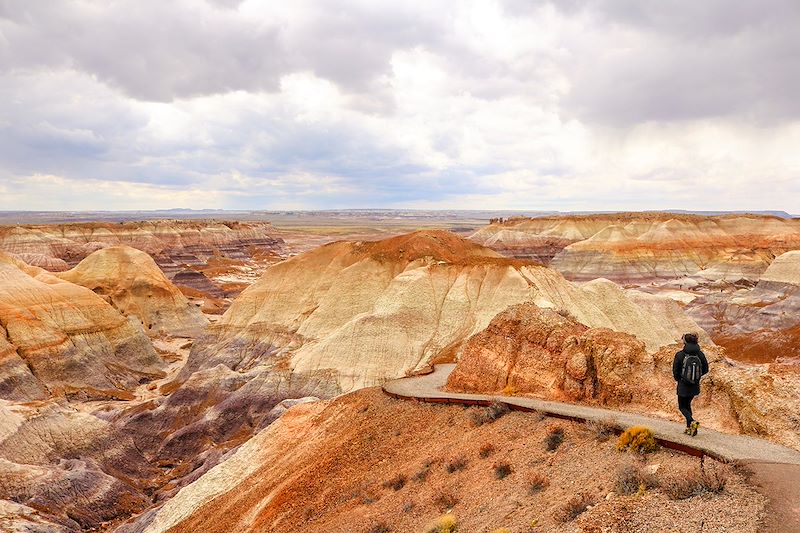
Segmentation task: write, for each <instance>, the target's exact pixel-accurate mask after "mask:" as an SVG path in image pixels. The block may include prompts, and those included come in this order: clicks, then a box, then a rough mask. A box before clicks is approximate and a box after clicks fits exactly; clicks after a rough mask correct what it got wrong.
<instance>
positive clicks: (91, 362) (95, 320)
mask: <svg viewBox="0 0 800 533" xmlns="http://www.w3.org/2000/svg"><path fill="white" fill-rule="evenodd" d="M0 366H2V368H3V369H4V370H5V371H6V372H7V373H4V374H3V375H2V379H0V394H2V397H3V398H7V399H15V400H33V399H42V398H43V397H45V393H44V391H45V390H46V391H47V392H48V393H50V394H57V395H58V394H67V395H74V394H80V395H82V396H84V397H87V398H92V397H94V398H103V397H117V398H120V397H126V395H129V393H128V392H127V391H129V390H132V389H133V388H135V387H137V386H138V385H139V383H140V381H143V380H150V379H154V378H157V377H160V376H163V372H162V368H163V366H164V363H163V361H162V360H161V359H160V358H159V357H158V356H157V355H156V353H155V351H154V350H153V347H152V345H151V344H150V341H149V339H148V338H147V335H145V333H144V331H143V330H142V328H141V326H140V325H139V323H138V322H131V321H129V320H128V319H126V318H125V317H124V316H122V315H121V314H120V313H119V312H118V311H117V310H116V309H114V308H113V307H112V306H111V305H109V304H108V303H106V301H105V300H103V298H101V297H100V296H98V295H97V294H95V293H94V292H92V291H91V290H89V289H86V288H84V287H81V286H78V285H75V284H73V283H69V282H67V281H64V280H62V279H59V278H57V277H55V276H53V275H52V274H50V273H48V272H46V271H44V270H42V269H38V268H35V267H30V266H28V265H26V264H25V263H22V262H21V261H18V260H15V259H13V258H11V257H10V256H7V255H4V254H0Z"/></svg>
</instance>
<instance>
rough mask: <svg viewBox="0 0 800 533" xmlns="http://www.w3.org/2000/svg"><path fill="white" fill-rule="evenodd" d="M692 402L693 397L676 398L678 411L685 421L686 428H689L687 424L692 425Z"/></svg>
mask: <svg viewBox="0 0 800 533" xmlns="http://www.w3.org/2000/svg"><path fill="white" fill-rule="evenodd" d="M692 400H694V396H678V409H680V411H681V414H682V415H683V417H684V418H685V419H686V427H687V428H688V427H689V424H691V423H692V420H694V418H692Z"/></svg>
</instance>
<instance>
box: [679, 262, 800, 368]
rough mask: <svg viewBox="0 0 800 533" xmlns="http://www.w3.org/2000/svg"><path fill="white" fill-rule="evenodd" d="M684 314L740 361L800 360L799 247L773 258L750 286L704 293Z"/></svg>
mask: <svg viewBox="0 0 800 533" xmlns="http://www.w3.org/2000/svg"><path fill="white" fill-rule="evenodd" d="M689 312H690V313H691V314H692V316H693V317H695V319H696V320H698V321H699V322H701V323H702V325H703V327H704V328H706V329H708V331H709V332H711V333H713V334H714V338H715V341H716V342H718V343H719V344H720V345H722V346H725V347H726V348H728V350H729V352H732V353H737V354H739V358H740V359H742V360H746V361H752V362H769V361H774V360H776V359H778V360H780V359H786V360H789V359H794V360H795V361H800V251H792V252H786V253H784V254H781V255H780V256H778V257H777V258H775V260H774V261H773V262H772V263H771V264H770V266H769V268H767V270H766V271H765V272H764V273H763V274H762V275H761V277H760V278H759V280H758V282H757V283H756V285H755V286H754V287H751V288H743V289H739V290H737V291H736V292H734V293H733V294H732V295H730V297H725V296H724V295H721V294H715V293H709V294H707V295H703V296H701V297H700V298H698V299H697V300H696V301H695V302H692V309H690V311H689Z"/></svg>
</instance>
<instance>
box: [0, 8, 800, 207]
mask: <svg viewBox="0 0 800 533" xmlns="http://www.w3.org/2000/svg"><path fill="white" fill-rule="evenodd" d="M798 28H800V2H798V1H797V0H760V1H758V2H753V1H749V0H703V1H702V2H698V1H696V0H684V1H675V0H659V1H652V2H647V1H640V0H619V1H614V0H558V1H555V2H544V1H536V0H507V1H500V0H497V1H492V0H486V1H455V0H419V1H416V0H414V1H408V2H406V1H402V0H390V1H385V2H384V1H379V0H361V1H358V0H335V1H334V0H331V1H322V0H317V1H306V0H293V1H292V2H284V1H280V2H278V1H275V2H271V1H263V0H254V1H243V2H240V1H236V0H171V1H168V2H165V1H163V0H83V1H66V0H64V1H58V2H49V1H44V0H42V1H39V0H0V209H6V210H8V209H32V210H39V209H43V210H44V209H70V210H78V209H159V208H170V207H192V208H228V209H242V208H244V209H284V208H291V209H298V208H314V209H317V208H347V207H353V208H356V207H416V208H451V209H452V208H464V209H474V208H487V209H489V208H491V209H531V210H533V209H558V210H585V209H589V210H607V209H659V208H683V209H731V210H732V209H782V210H786V211H789V212H793V213H800V31H798Z"/></svg>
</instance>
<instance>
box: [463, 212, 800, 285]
mask: <svg viewBox="0 0 800 533" xmlns="http://www.w3.org/2000/svg"><path fill="white" fill-rule="evenodd" d="M471 239H473V240H474V241H475V242H478V243H481V244H484V245H486V246H489V247H491V248H493V249H495V250H498V251H501V252H503V253H504V254H507V255H510V256H514V257H534V258H538V259H540V260H544V262H545V264H549V265H550V266H552V267H553V268H555V269H557V270H559V271H560V272H562V273H563V274H564V275H565V276H567V277H568V278H570V279H577V280H589V279H594V278H598V277H605V278H608V279H612V280H614V281H618V282H624V283H642V282H650V281H652V280H654V279H675V278H681V277H697V278H701V279H713V280H718V279H726V280H731V281H735V280H738V279H740V278H748V279H757V278H758V276H759V275H760V274H761V273H762V272H764V270H765V269H766V268H767V266H768V265H769V264H770V262H771V261H772V258H774V257H775V256H777V255H780V254H781V253H784V252H786V251H790V250H796V249H800V221H798V220H794V219H781V218H777V217H771V216H760V215H725V216H700V215H684V214H680V215H679V214H672V213H613V214H594V215H564V216H556V217H541V218H532V219H527V218H512V219H509V220H507V221H504V222H502V223H501V222H496V223H494V224H490V225H489V226H487V227H485V228H482V229H480V230H478V231H477V232H476V233H475V234H474V235H473V236H472V237H471Z"/></svg>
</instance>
